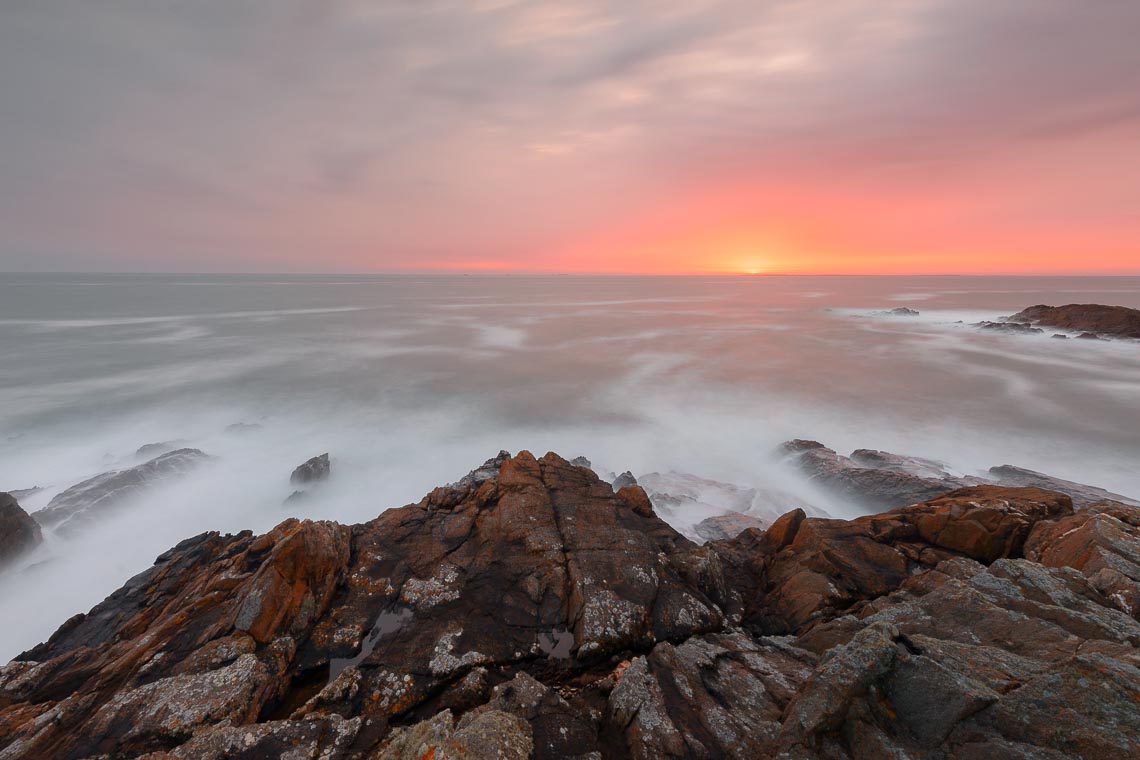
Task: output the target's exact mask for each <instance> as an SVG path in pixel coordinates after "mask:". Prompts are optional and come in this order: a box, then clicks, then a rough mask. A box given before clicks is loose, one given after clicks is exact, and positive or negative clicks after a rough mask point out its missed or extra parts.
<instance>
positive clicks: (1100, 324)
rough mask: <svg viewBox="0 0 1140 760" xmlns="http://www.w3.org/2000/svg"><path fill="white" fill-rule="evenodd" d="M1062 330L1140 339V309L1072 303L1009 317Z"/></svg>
mask: <svg viewBox="0 0 1140 760" xmlns="http://www.w3.org/2000/svg"><path fill="white" fill-rule="evenodd" d="M1009 319H1010V320H1011V321H1014V322H1028V323H1030V324H1035V325H1044V326H1045V327H1053V328H1056V329H1060V330H1072V331H1073V332H1090V333H1097V334H1100V335H1111V336H1113V337H1117V338H1140V310H1137V309H1129V308H1127V307H1125V306H1105V305H1103V304H1095V303H1071V304H1068V305H1066V306H1045V305H1038V306H1030V307H1029V308H1028V309H1023V310H1022V311H1019V312H1018V313H1017V314H1014V315H1013V316H1012V317H1010V318H1009Z"/></svg>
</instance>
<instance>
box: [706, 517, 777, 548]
mask: <svg viewBox="0 0 1140 760" xmlns="http://www.w3.org/2000/svg"><path fill="white" fill-rule="evenodd" d="M766 527H768V525H767V523H765V522H764V521H763V520H758V519H757V518H755V517H750V516H749V515H742V514H740V513H739V512H728V513H726V514H723V515H717V516H716V517H707V518H705V519H704V520H701V521H700V522H699V523H697V525H696V527H695V528H694V531H695V532H696V534H697V535H698V536H700V537H701V538H702V539H704V540H705V541H720V540H723V539H726V538H734V537H736V536H738V535H740V534H741V533H743V532H744V531H746V530H748V529H749V528H756V529H760V530H762V529H764V528H766Z"/></svg>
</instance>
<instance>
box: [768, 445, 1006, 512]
mask: <svg viewBox="0 0 1140 760" xmlns="http://www.w3.org/2000/svg"><path fill="white" fill-rule="evenodd" d="M782 452H783V454H784V455H785V456H786V457H787V458H788V460H789V461H790V462H791V463H792V464H794V465H795V466H796V467H797V468H798V469H799V470H800V471H801V472H803V473H804V474H805V475H807V476H808V477H809V478H810V479H811V480H812V481H813V482H814V483H816V484H818V485H820V486H822V487H823V488H824V489H826V490H828V491H830V492H831V493H834V494H835V495H836V496H838V497H839V498H842V499H844V500H846V501H849V502H851V503H853V504H856V505H858V506H861V507H863V508H865V509H868V510H870V511H880V510H883V509H891V508H893V507H901V506H905V505H907V504H915V503H917V502H920V501H924V500H926V499H932V498H934V497H935V496H939V495H941V494H944V493H946V492H947V491H953V490H954V489H956V488H964V487H968V486H972V485H977V484H979V483H981V482H984V481H981V480H980V479H978V478H968V477H962V476H958V475H954V474H952V473H950V472H949V471H947V470H946V469H945V468H944V466H943V465H942V464H941V463H939V462H935V461H933V460H930V459H921V458H918V457H903V456H899V455H897V454H888V453H887V452H883V451H872V450H870V449H859V450H857V451H855V452H854V453H853V454H852V455H851V457H850V458H848V457H844V456H840V455H839V454H836V453H835V451H833V450H832V449H829V448H827V447H826V446H824V445H823V444H822V443H818V442H816V441H804V440H795V441H789V442H787V443H785V444H784V445H783V446H782Z"/></svg>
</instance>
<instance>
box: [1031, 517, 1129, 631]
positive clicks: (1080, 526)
mask: <svg viewBox="0 0 1140 760" xmlns="http://www.w3.org/2000/svg"><path fill="white" fill-rule="evenodd" d="M1025 556H1026V557H1027V558H1029V559H1031V560H1033V561H1034V562H1039V563H1041V564H1042V565H1045V566H1046V567H1071V568H1075V569H1077V570H1080V571H1081V572H1082V573H1084V574H1085V576H1087V577H1088V579H1089V582H1090V583H1091V584H1092V585H1093V587H1094V588H1096V589H1097V590H1098V591H1100V592H1101V593H1102V594H1104V595H1105V597H1106V599H1107V600H1108V602H1109V603H1110V604H1112V605H1113V606H1114V607H1116V608H1117V609H1119V610H1121V611H1122V612H1124V613H1126V614H1128V615H1132V616H1133V617H1134V618H1137V619H1140V508H1138V507H1136V506H1132V505H1128V504H1121V503H1119V502H1113V501H1103V502H1098V503H1096V504H1091V505H1089V506H1088V507H1086V508H1085V509H1083V510H1081V511H1080V512H1077V513H1076V514H1073V515H1070V516H1068V517H1065V518H1062V519H1060V520H1057V521H1055V522H1048V523H1041V524H1039V525H1036V526H1034V528H1033V531H1032V532H1031V533H1030V534H1029V538H1028V539H1027V540H1026V542H1025Z"/></svg>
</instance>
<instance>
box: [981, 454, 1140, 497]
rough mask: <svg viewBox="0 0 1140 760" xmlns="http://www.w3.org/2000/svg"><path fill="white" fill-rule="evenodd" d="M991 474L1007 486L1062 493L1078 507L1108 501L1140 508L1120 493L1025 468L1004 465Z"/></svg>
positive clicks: (992, 469)
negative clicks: (1028, 487) (1029, 487)
mask: <svg viewBox="0 0 1140 760" xmlns="http://www.w3.org/2000/svg"><path fill="white" fill-rule="evenodd" d="M989 474H990V475H991V476H992V477H993V479H994V481H996V482H998V483H1001V484H1002V485H1006V486H1033V487H1035V488H1047V489H1049V490H1050V491H1060V492H1061V493H1063V494H1067V495H1068V496H1069V497H1070V498H1072V500H1073V504H1074V505H1076V506H1078V507H1087V506H1088V505H1090V504H1095V503H1096V502H1098V501H1104V500H1106V499H1109V500H1112V501H1120V502H1124V503H1125V504H1131V505H1133V506H1137V507H1140V501H1136V500H1135V499H1130V498H1128V497H1127V496H1121V495H1120V494H1118V493H1112V492H1111V491H1106V490H1104V489H1103V488H1097V487H1096V486H1088V485H1085V484H1084V483H1074V482H1073V481H1071V480H1064V479H1062V478H1055V477H1053V476H1052V475H1046V474H1045V473H1043V472H1035V471H1034V470H1027V469H1025V468H1024V467H1014V466H1013V465H1010V464H1003V465H1000V466H998V467H991V468H990V471H989Z"/></svg>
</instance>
